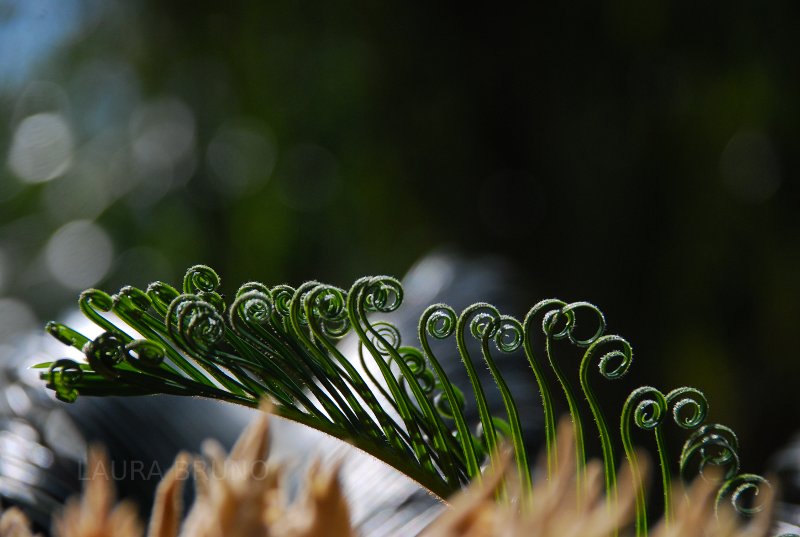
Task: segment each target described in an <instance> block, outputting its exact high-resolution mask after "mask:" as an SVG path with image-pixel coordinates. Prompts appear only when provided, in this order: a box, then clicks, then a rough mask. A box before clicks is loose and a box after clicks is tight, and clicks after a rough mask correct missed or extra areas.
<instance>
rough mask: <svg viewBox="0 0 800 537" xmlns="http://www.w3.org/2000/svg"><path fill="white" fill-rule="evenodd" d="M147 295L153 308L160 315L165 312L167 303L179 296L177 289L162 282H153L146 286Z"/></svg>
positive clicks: (167, 307) (167, 306)
mask: <svg viewBox="0 0 800 537" xmlns="http://www.w3.org/2000/svg"><path fill="white" fill-rule="evenodd" d="M146 293H147V296H148V298H150V302H151V304H152V305H153V309H154V310H155V311H156V313H158V314H159V315H161V316H164V315H166V314H167V310H168V309H169V305H170V304H172V301H173V300H175V299H176V298H178V297H179V296H180V293H179V292H178V290H177V289H175V288H174V287H172V286H171V285H169V284H167V283H164V282H153V283H151V284H150V285H148V286H147V291H146Z"/></svg>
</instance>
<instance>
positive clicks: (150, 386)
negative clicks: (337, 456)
mask: <svg viewBox="0 0 800 537" xmlns="http://www.w3.org/2000/svg"><path fill="white" fill-rule="evenodd" d="M219 287H220V278H219V276H218V275H217V274H216V273H215V272H214V271H213V270H212V269H211V268H209V267H207V266H203V265H197V266H194V267H192V268H190V269H189V270H188V271H187V273H186V276H185V278H184V281H183V284H182V292H180V291H178V290H177V289H175V288H174V287H172V286H170V285H168V284H166V283H163V282H155V283H153V284H151V285H150V286H148V288H147V290H141V289H136V288H133V287H125V288H123V289H121V290H120V291H119V292H118V293H117V294H115V295H109V294H107V293H105V292H103V291H99V290H96V289H90V290H87V291H85V292H84V293H82V294H81V298H80V300H79V306H80V309H81V311H82V312H83V313H84V314H85V315H86V316H87V317H88V318H89V319H91V320H92V322H94V323H95V324H96V325H98V326H99V327H101V328H102V329H103V330H104V332H103V333H102V334H101V335H100V336H98V337H97V338H95V339H94V340H90V339H89V338H86V337H85V336H83V335H82V334H80V333H78V332H76V331H75V330H73V329H71V328H69V327H66V326H64V325H61V324H59V323H54V322H51V323H48V325H47V327H46V329H47V331H48V333H50V334H51V335H53V336H54V337H56V338H57V339H58V340H59V341H61V342H62V343H64V344H66V345H70V346H73V347H75V348H77V349H80V350H81V351H82V352H83V353H84V355H85V357H86V361H85V362H83V363H78V362H75V361H73V360H69V359H61V360H57V361H55V362H53V363H50V364H42V366H43V367H44V366H46V367H47V370H46V371H44V372H43V373H41V377H42V379H43V380H45V381H46V382H47V386H48V387H49V388H51V389H52V390H54V392H55V394H56V397H58V398H59V399H61V400H63V401H68V402H71V401H74V400H75V399H76V398H77V397H78V395H140V394H153V393H168V394H175V395H191V396H204V397H210V398H215V399H220V400H224V401H229V402H234V403H239V404H242V405H246V406H251V407H257V406H258V404H259V401H260V400H261V399H262V398H264V397H267V398H269V399H270V400H271V401H272V402H273V411H274V412H275V413H276V414H278V415H281V416H283V417H286V418H288V419H292V420H295V421H298V422H300V423H303V424H306V425H308V426H310V427H314V428H316V429H319V430H321V431H324V432H326V433H328V434H331V435H333V436H336V437H338V438H340V439H343V440H346V441H348V442H350V443H353V444H355V445H356V446H358V447H360V448H362V449H364V450H365V451H367V452H368V453H370V454H372V455H374V456H375V457H377V458H379V459H381V460H383V461H385V462H387V463H388V464H390V465H392V466H394V467H395V468H397V469H398V470H400V471H401V472H404V473H405V474H407V475H408V476H409V477H411V478H413V479H415V480H417V481H418V482H419V483H420V484H422V485H423V486H425V487H427V488H428V489H429V490H430V491H431V492H433V493H435V494H437V495H439V496H440V497H446V496H449V495H450V494H452V493H453V492H455V491H456V490H458V489H460V488H461V487H462V486H464V485H465V484H467V483H468V482H469V481H471V480H473V479H480V473H481V465H482V464H483V463H484V462H485V460H486V458H487V457H491V456H493V454H494V453H496V449H497V447H498V445H499V444H500V443H501V442H507V443H509V444H510V445H511V446H512V447H513V449H514V451H515V456H516V467H517V472H518V474H519V483H520V484H521V491H522V493H523V494H529V493H531V491H532V492H533V493H534V494H535V487H533V486H532V485H531V475H530V468H529V465H528V460H527V452H526V449H525V443H524V440H523V438H522V432H521V431H522V426H521V424H522V420H523V419H524V416H525V414H526V412H530V410H529V409H525V408H519V407H518V405H517V403H516V401H515V400H514V397H513V395H512V394H511V392H510V391H509V389H508V387H507V385H506V381H505V378H504V376H503V360H504V356H503V355H504V354H507V353H510V352H513V351H515V350H517V349H520V348H521V349H523V350H524V353H525V357H526V359H527V361H528V363H529V365H530V367H531V372H532V375H531V384H530V385H531V389H536V390H537V391H538V392H539V393H540V394H541V397H542V406H543V410H544V419H545V450H546V456H547V471H548V475H550V474H552V472H553V469H554V467H555V466H556V465H557V464H559V463H560V464H573V462H571V461H557V460H556V455H555V454H556V448H557V446H556V440H555V434H554V433H555V414H556V411H555V408H556V405H557V404H562V405H563V403H565V404H566V407H567V408H568V409H569V412H570V415H571V418H572V422H573V425H574V429H575V442H576V461H574V464H577V466H578V474H577V475H578V476H579V479H582V478H583V477H582V476H583V475H584V467H585V463H586V455H585V447H584V438H585V435H586V431H585V427H586V426H587V424H586V422H585V419H586V418H585V415H586V412H587V410H588V412H589V413H590V415H591V416H592V420H593V422H594V424H595V428H596V432H597V434H598V435H599V437H600V446H601V448H602V455H603V462H604V467H605V483H606V489H607V498H608V501H609V502H613V501H614V499H615V498H616V473H617V460H616V457H617V453H618V451H617V450H618V448H619V446H621V447H622V451H623V452H624V454H625V456H626V458H627V461H628V464H630V465H631V466H632V470H633V472H634V475H636V474H637V473H638V471H639V470H638V462H637V459H636V453H635V451H634V450H633V440H632V438H631V430H632V427H633V426H634V425H635V426H636V427H638V428H641V429H645V430H651V431H653V433H654V436H655V442H654V443H655V450H656V453H657V458H658V460H659V463H660V466H661V485H662V493H663V508H664V510H665V514H666V516H667V519H669V514H670V511H671V501H672V500H671V496H670V494H671V476H672V475H673V473H679V474H680V475H681V477H683V478H685V479H688V478H690V477H692V475H693V472H692V469H693V468H697V472H699V473H700V474H702V473H703V471H704V470H705V469H706V467H708V466H717V467H722V469H723V474H724V482H723V483H722V484H721V486H720V489H719V494H718V496H717V499H718V502H721V501H723V500H724V499H730V500H731V502H732V503H733V505H734V506H735V507H736V508H737V510H738V511H739V512H740V513H742V514H744V515H750V514H752V513H753V512H754V511H755V510H757V509H758V506H746V505H745V503H743V502H742V500H743V499H744V497H745V496H748V495H750V496H752V495H753V494H755V493H757V491H758V487H759V486H768V483H767V482H766V481H765V480H764V479H763V478H761V477H759V476H755V475H753V474H741V473H739V470H740V469H739V457H738V453H737V451H738V440H737V439H736V436H735V434H733V431H731V430H730V429H728V428H727V427H724V426H722V425H718V424H704V421H705V418H706V414H707V410H708V404H707V402H706V400H705V398H704V396H703V394H702V393H701V392H700V391H699V390H696V389H694V388H688V387H684V388H678V389H675V390H672V391H670V392H668V393H667V394H666V395H665V394H663V393H662V392H661V391H659V390H658V389H656V388H653V387H649V386H647V387H641V388H636V389H634V390H633V391H632V392H631V394H630V396H629V397H628V399H627V400H626V401H625V404H624V405H623V407H622V408H621V409H619V410H617V411H616V412H615V414H616V415H617V416H619V420H620V436H616V435H615V433H614V431H615V430H616V429H615V428H613V427H609V423H608V422H607V418H606V416H607V415H609V412H611V410H612V409H608V408H605V409H604V408H603V407H602V405H601V401H600V400H599V399H598V397H597V396H596V395H595V391H594V388H593V386H594V385H595V384H597V383H598V382H601V381H603V380H606V381H608V380H615V381H618V380H619V379H622V378H623V377H624V376H625V374H626V373H627V372H628V370H629V369H630V367H631V365H632V363H633V350H632V347H631V345H630V344H629V343H628V342H627V341H626V340H625V339H624V338H622V337H620V336H617V335H609V334H606V321H605V318H604V316H603V314H602V313H601V312H600V310H599V309H597V308H596V307H595V306H593V305H592V304H589V303H586V302H575V303H571V304H570V303H566V302H562V301H560V300H555V299H550V300H544V301H541V302H539V303H538V304H536V305H535V306H534V307H533V308H531V310H530V311H529V312H528V314H527V315H526V316H525V319H524V320H523V321H522V322H520V321H519V320H517V319H514V318H513V317H510V316H508V315H504V314H502V313H501V312H500V311H498V310H497V309H496V308H495V307H494V306H492V305H490V304H485V303H479V304H475V305H473V306H470V307H468V308H466V309H465V310H464V311H463V312H461V313H460V314H457V313H456V312H455V311H454V310H453V309H452V308H450V307H449V306H447V305H445V304H434V305H432V306H430V307H428V309H427V310H425V312H424V313H423V315H422V317H421V319H420V322H419V329H418V333H417V334H416V336H417V339H418V344H416V345H412V346H408V345H404V344H403V343H402V342H401V338H400V334H399V332H398V331H397V329H396V328H395V327H394V326H393V325H391V324H390V323H387V322H385V321H380V322H377V321H376V322H372V321H371V320H370V317H371V316H372V314H374V313H381V314H389V313H391V312H393V311H395V310H396V309H397V308H398V307H399V306H400V305H401V303H402V300H403V288H402V286H401V284H400V282H399V281H398V280H396V279H394V278H390V277H387V276H377V277H364V278H361V279H359V280H357V281H356V282H355V283H354V284H353V285H352V286H351V288H350V289H349V290H344V289H339V288H336V287H333V286H330V285H325V284H320V283H318V282H307V283H305V284H303V285H301V286H299V287H297V288H296V289H295V288H292V287H289V286H286V285H277V286H273V287H268V286H266V285H264V284H262V283H258V282H249V283H246V284H244V285H242V286H241V287H240V288H239V290H238V291H237V293H236V295H235V296H234V297H233V301H232V302H231V303H230V305H227V304H226V302H225V299H224V298H223V297H222V295H221V294H220V293H219ZM579 318H580V322H579ZM579 325H580V332H579V331H578V326H579ZM587 326H588V329H587ZM579 333H580V334H582V335H578V334H579ZM348 334H350V335H352V336H353V337H356V338H357V339H358V358H360V362H361V364H360V365H361V367H359V364H358V362H354V361H353V357H350V358H348V357H346V356H344V355H343V354H342V353H341V352H340V350H339V349H338V347H337V342H338V341H339V340H340V339H341V338H342V337H344V336H346V335H348ZM589 334H591V335H589ZM436 340H440V341H446V342H449V344H452V345H454V346H455V348H456V349H457V351H458V355H459V356H460V357H461V360H462V362H463V366H464V368H465V369H466V372H467V376H468V378H469V381H470V385H471V390H472V393H471V394H470V395H469V397H471V398H472V400H473V401H474V402H475V404H476V407H477V410H478V415H479V418H480V424H479V427H478V429H473V426H474V425H475V424H470V423H468V422H467V420H466V418H465V415H464V405H465V397H466V396H465V395H464V394H463V393H462V392H461V390H459V389H458V388H457V387H456V386H455V385H453V384H452V382H451V381H450V380H449V379H448V378H447V376H446V375H445V372H444V368H443V367H442V365H441V363H440V361H439V359H438V358H437V357H436V355H435V352H434V346H435V345H434V344H433V342H434V341H436ZM439 344H440V345H441V343H439ZM564 346H571V347H574V348H576V349H578V353H577V357H578V358H577V359H576V358H573V360H572V362H573V363H574V364H576V365H574V366H570V367H568V366H567V364H568V362H567V360H566V359H565V358H563V357H562V356H559V349H561V348H563V347H564ZM581 353H582V356H581ZM543 358H544V359H543ZM482 367H485V368H488V370H489V372H490V373H491V376H492V378H493V379H494V383H492V384H494V385H485V384H484V383H482V382H481V380H480V377H479V375H478V370H479V368H482ZM575 367H577V369H575ZM595 368H596V369H595ZM551 379H555V382H556V384H558V387H554V386H552V380H551ZM576 381H577V385H578V386H579V389H576V388H575V384H576ZM495 389H496V390H499V393H500V395H501V397H502V401H503V408H504V409H505V412H504V415H503V416H495V415H492V414H491V412H490V410H489V405H488V404H487V402H486V395H485V394H486V391H487V390H495ZM554 390H555V392H559V391H561V392H563V395H564V400H563V403H557V401H556V400H555V398H554V396H553V394H554V393H555V392H554ZM670 409H671V410H672V415H673V418H674V421H675V423H676V424H677V425H678V426H679V428H678V429H677V430H678V431H680V430H681V429H683V430H691V431H692V432H691V434H690V435H689V436H688V438H686V439H685V441H684V443H683V450H682V453H681V456H680V459H679V460H678V461H675V463H674V464H673V463H671V462H670V461H669V460H668V457H667V450H666V446H665V445H666V443H667V439H666V438H665V437H666V434H665V431H664V428H663V425H664V420H665V417H666V416H667V415H668V414H669V411H670ZM614 421H616V420H614ZM672 441H673V442H678V441H679V440H672ZM532 489H533V490H532ZM636 527H637V535H646V534H647V507H646V505H645V498H644V495H641V496H640V497H639V498H637V518H636Z"/></svg>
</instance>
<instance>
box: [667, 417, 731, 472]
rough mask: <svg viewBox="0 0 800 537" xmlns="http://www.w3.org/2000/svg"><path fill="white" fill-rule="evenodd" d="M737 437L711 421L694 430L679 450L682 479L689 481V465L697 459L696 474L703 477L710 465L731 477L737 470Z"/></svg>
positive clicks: (727, 428) (727, 429)
mask: <svg viewBox="0 0 800 537" xmlns="http://www.w3.org/2000/svg"><path fill="white" fill-rule="evenodd" d="M738 452H739V439H738V438H737V436H736V433H734V432H733V430H731V429H730V428H729V427H726V426H725V425H720V424H719V423H712V424H708V425H703V426H701V427H699V428H698V429H697V430H696V431H694V432H693V433H692V434H691V436H689V438H687V439H686V442H685V443H684V444H683V449H682V450H681V455H680V460H679V467H680V474H681V477H682V478H683V480H684V481H687V482H688V481H689V480H690V477H689V474H688V472H689V467H690V465H691V463H692V461H693V460H695V459H697V468H698V474H699V475H700V476H703V477H705V470H706V468H707V467H708V466H709V465H710V466H715V467H719V468H721V472H722V477H723V479H725V480H728V479H731V478H732V477H733V476H735V475H736V474H737V473H738V472H739V453H738Z"/></svg>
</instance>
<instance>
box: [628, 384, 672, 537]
mask: <svg viewBox="0 0 800 537" xmlns="http://www.w3.org/2000/svg"><path fill="white" fill-rule="evenodd" d="M668 411H669V410H668V407H667V400H666V397H664V394H663V393H661V392H660V391H659V390H657V389H656V388H653V387H651V386H642V387H641V388H636V389H635V390H633V391H632V392H631V394H630V395H629V396H628V398H627V399H626V400H625V404H624V405H623V406H622V415H621V418H620V420H621V421H620V430H621V433H622V446H623V448H624V450H625V456H626V458H627V459H628V463H629V464H630V466H631V473H632V474H633V478H634V481H635V482H641V480H642V472H641V470H640V468H639V459H638V457H637V455H636V451H635V450H634V449H633V441H632V440H631V424H632V423H633V424H635V425H636V426H637V427H639V428H640V429H644V430H646V431H656V432H657V433H658V431H659V430H660V427H661V423H662V422H663V421H664V418H665V417H666V415H667V412H668ZM664 456H665V454H664V453H663V451H661V452H659V459H660V462H661V464H662V465H663V464H664ZM662 468H663V466H662ZM636 535H637V537H641V536H645V535H647V505H646V500H645V496H644V491H643V490H642V489H641V488H640V489H638V490H637V492H636Z"/></svg>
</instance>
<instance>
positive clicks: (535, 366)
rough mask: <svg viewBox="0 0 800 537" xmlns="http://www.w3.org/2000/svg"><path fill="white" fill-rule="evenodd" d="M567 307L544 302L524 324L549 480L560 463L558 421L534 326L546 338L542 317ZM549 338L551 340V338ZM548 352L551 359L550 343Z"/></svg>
mask: <svg viewBox="0 0 800 537" xmlns="http://www.w3.org/2000/svg"><path fill="white" fill-rule="evenodd" d="M565 305H566V302H562V301H561V300H555V299H548V300H542V301H541V302H539V303H537V304H536V305H535V306H533V307H532V308H531V309H530V311H529V312H528V314H527V315H526V316H525V320H524V321H523V323H522V330H523V345H524V347H525V357H526V358H527V359H528V364H529V365H530V366H531V370H532V371H533V375H534V377H535V378H536V384H537V386H538V388H539V393H540V395H541V398H542V410H543V411H544V432H545V451H546V456H547V476H548V478H549V477H552V476H553V473H554V471H555V468H556V465H557V463H558V461H557V460H556V459H557V457H556V453H557V447H556V436H555V430H556V419H555V411H554V409H553V397H552V395H551V394H550V386H549V383H548V382H547V379H546V378H545V374H544V367H543V366H542V364H541V363H540V361H539V359H538V358H537V357H536V353H535V352H534V343H533V334H534V333H535V332H537V330H536V329H535V328H534V326H537V325H538V327H539V329H540V330H541V331H542V332H543V333H544V334H545V336H547V330H546V329H545V328H544V327H545V326H547V324H548V323H546V322H545V320H544V319H540V317H542V316H544V317H545V318H548V316H549V315H550V312H551V311H554V310H560V309H561V308H562V307H563V306H565ZM537 321H538V322H537ZM547 337H548V338H549V337H550V336H547ZM546 352H547V354H548V357H549V355H550V345H549V342H548V344H547V346H546Z"/></svg>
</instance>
